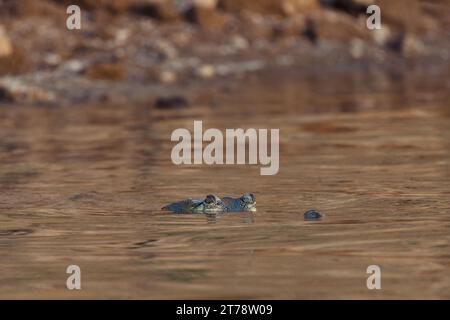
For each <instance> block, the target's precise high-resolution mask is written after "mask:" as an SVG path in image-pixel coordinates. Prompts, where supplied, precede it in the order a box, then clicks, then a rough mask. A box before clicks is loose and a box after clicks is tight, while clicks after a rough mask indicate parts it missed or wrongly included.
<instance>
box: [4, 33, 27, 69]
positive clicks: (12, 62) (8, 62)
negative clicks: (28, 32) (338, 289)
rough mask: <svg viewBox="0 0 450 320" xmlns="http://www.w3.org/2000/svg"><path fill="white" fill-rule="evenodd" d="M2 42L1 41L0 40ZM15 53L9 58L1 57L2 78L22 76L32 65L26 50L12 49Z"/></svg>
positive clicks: (8, 56)
mask: <svg viewBox="0 0 450 320" xmlns="http://www.w3.org/2000/svg"><path fill="white" fill-rule="evenodd" d="M0 41H1V40H0ZM12 50H13V52H12V53H11V54H9V55H7V56H0V76H1V75H10V74H20V73H23V72H26V71H28V70H29V68H30V63H29V60H28V57H27V53H26V52H25V50H23V49H21V48H17V47H14V48H12Z"/></svg>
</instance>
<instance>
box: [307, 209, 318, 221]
mask: <svg viewBox="0 0 450 320" xmlns="http://www.w3.org/2000/svg"><path fill="white" fill-rule="evenodd" d="M304 217H305V220H320V219H322V214H321V213H320V212H319V211H316V210H308V211H306V212H305V213H304Z"/></svg>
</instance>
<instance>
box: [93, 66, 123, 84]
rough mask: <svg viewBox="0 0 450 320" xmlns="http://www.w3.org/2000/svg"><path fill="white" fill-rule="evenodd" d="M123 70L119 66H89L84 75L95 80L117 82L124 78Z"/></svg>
mask: <svg viewBox="0 0 450 320" xmlns="http://www.w3.org/2000/svg"><path fill="white" fill-rule="evenodd" d="M125 73H126V72H125V69H124V67H123V66H122V65H121V64H114V63H99V64H95V65H93V66H91V67H90V68H88V69H87V70H86V71H85V74H86V75H87V76H88V77H89V78H91V79H95V80H109V81H118V80H121V79H123V78H124V77H125Z"/></svg>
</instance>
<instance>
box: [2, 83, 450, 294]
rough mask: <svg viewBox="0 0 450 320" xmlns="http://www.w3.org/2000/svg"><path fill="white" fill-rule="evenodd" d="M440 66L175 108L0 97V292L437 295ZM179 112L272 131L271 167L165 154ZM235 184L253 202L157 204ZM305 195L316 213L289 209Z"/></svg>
mask: <svg viewBox="0 0 450 320" xmlns="http://www.w3.org/2000/svg"><path fill="white" fill-rule="evenodd" d="M379 77H381V76H379ZM445 81H447V78H444V79H442V78H441V79H436V78H434V79H432V80H429V81H427V82H425V83H424V81H423V79H420V78H417V79H416V78H413V79H410V78H408V77H400V78H398V77H397V78H394V79H391V78H389V77H386V76H385V77H381V79H378V78H376V77H375V79H374V78H371V79H365V78H364V76H362V75H352V76H351V77H346V78H339V77H337V78H333V77H328V76H323V77H320V76H315V77H305V78H303V79H302V80H298V81H297V80H295V81H293V80H292V79H287V80H286V81H283V80H280V81H277V83H273V80H272V81H257V80H251V79H250V80H246V82H245V83H244V84H242V83H241V84H236V85H235V86H231V87H229V88H226V89H222V91H221V90H217V91H216V92H215V93H213V95H215V96H214V97H213V99H214V100H215V101H216V102H218V103H217V105H215V107H210V106H209V104H206V105H201V104H199V105H195V106H192V107H189V108H187V109H185V110H181V111H180V110H177V111H164V110H154V109H151V108H148V107H139V106H114V107H106V106H83V107H76V108H75V107H73V108H20V107H15V108H10V107H4V108H1V109H0V125H1V128H2V129H1V130H2V131H1V137H0V164H1V165H0V256H1V257H2V259H1V260H0V274H1V276H0V288H1V290H0V297H1V298H21V297H26V298H55V297H57V298H70V297H84V298H210V299H213V298H447V299H448V298H450V294H449V292H450V270H449V268H448V266H449V264H450V254H449V252H450V242H449V240H450V233H449V228H450V216H449V211H450V200H449V196H450V191H449V190H450V182H449V181H450V179H449V178H450V174H449V173H450V172H449V161H450V144H449V141H450V139H449V137H450V126H449V123H450V117H449V112H448V109H445V108H446V107H448V101H449V100H448V98H449V94H448V92H449V90H448V83H447V82H445ZM194 119H195V120H203V125H204V127H205V128H206V127H215V128H220V129H225V128H238V127H243V128H248V127H253V128H279V129H280V161H281V163H280V172H279V173H278V175H276V176H260V174H259V167H258V166H215V167H208V166H186V167H176V166H174V165H172V163H171V160H170V151H171V148H172V146H173V144H172V143H171V142H170V134H171V132H172V131H173V130H174V129H175V128H179V127H186V128H188V129H191V128H192V124H193V120H194ZM247 191H249V192H253V193H255V195H256V197H257V202H258V212H257V213H255V214H249V213H242V214H223V215H217V216H204V215H175V214H170V213H165V212H161V211H160V208H161V207H162V206H163V205H165V204H167V203H170V202H173V201H178V200H181V199H184V198H188V197H200V198H201V197H203V196H204V195H206V194H207V193H217V194H218V195H222V196H224V195H232V196H239V195H241V194H243V193H244V192H247ZM310 208H315V209H318V210H320V211H321V212H323V213H324V214H325V215H326V218H325V219H323V220H322V221H318V222H310V221H303V213H304V212H305V211H306V210H307V209H310ZM70 264H76V265H79V266H80V267H81V270H82V288H83V289H82V290H81V291H76V292H74V291H69V290H67V289H66V288H65V283H66V278H67V276H68V275H67V274H66V273H65V271H66V267H67V266H68V265H70ZM371 264H376V265H379V266H380V267H381V269H382V288H383V289H382V290H381V291H369V290H368V289H367V288H366V278H367V274H366V268H367V266H369V265H371Z"/></svg>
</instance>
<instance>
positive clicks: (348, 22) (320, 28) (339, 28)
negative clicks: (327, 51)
mask: <svg viewBox="0 0 450 320" xmlns="http://www.w3.org/2000/svg"><path fill="white" fill-rule="evenodd" d="M307 26H308V33H309V34H313V35H314V38H317V39H318V40H337V41H343V42H350V41H351V40H352V39H355V38H357V39H358V38H359V39H364V40H369V39H371V37H370V30H368V29H367V27H366V23H365V20H364V19H357V18H354V17H352V16H350V15H347V14H345V13H342V12H339V11H332V10H321V11H320V12H317V13H315V14H312V15H311V16H310V17H309V20H308V24H307ZM305 31H306V30H305Z"/></svg>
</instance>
